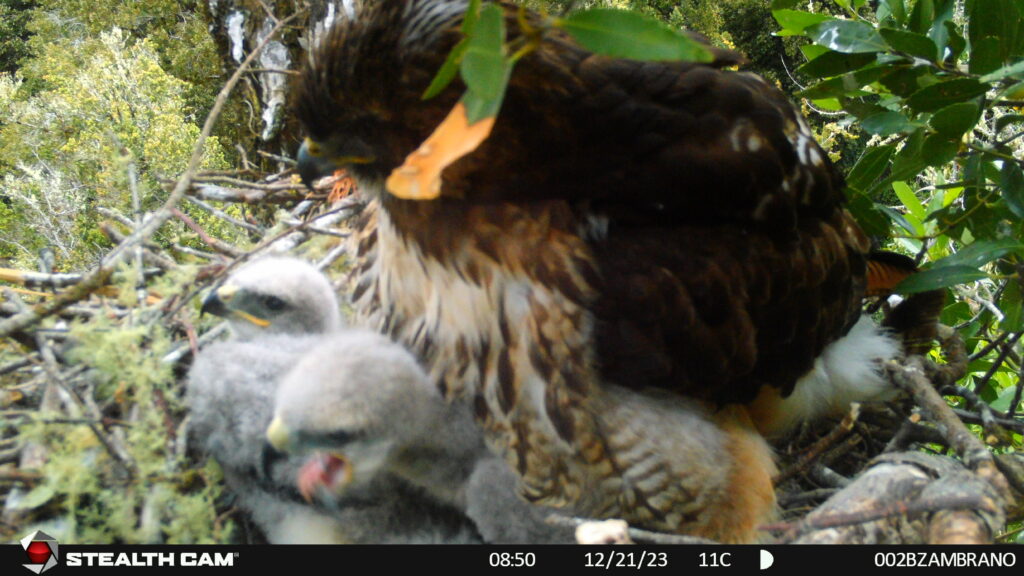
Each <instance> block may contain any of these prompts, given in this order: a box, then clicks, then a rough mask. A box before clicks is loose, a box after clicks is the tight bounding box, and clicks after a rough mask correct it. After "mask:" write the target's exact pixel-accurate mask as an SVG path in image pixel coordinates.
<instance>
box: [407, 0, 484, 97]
mask: <svg viewBox="0 0 1024 576" xmlns="http://www.w3.org/2000/svg"><path fill="white" fill-rule="evenodd" d="M480 2H481V0H469V5H468V6H467V7H466V13H465V15H464V16H463V17H462V28H461V29H462V40H459V43H458V44H456V45H455V47H454V48H452V51H451V52H449V53H448V57H447V58H445V60H444V64H442V65H441V68H440V69H439V70H438V71H437V74H435V75H434V79H433V80H431V81H430V86H427V89H426V90H425V91H424V92H423V96H421V97H420V98H421V99H423V100H430V99H431V98H433V97H435V96H437V95H438V94H440V93H441V91H442V90H444V89H445V88H447V87H448V85H449V84H451V82H452V80H454V79H455V73H456V72H458V70H459V67H460V65H461V63H462V57H463V56H464V55H465V54H466V48H468V47H469V39H470V38H471V37H472V36H473V31H474V30H475V29H476V23H477V21H478V20H479V19H480Z"/></svg>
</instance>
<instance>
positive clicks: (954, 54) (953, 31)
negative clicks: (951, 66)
mask: <svg viewBox="0 0 1024 576" xmlns="http://www.w3.org/2000/svg"><path fill="white" fill-rule="evenodd" d="M942 25H943V26H945V28H946V36H947V37H948V38H947V40H946V47H947V48H948V49H949V54H945V53H944V52H945V50H943V51H942V52H943V54H939V58H940V59H942V60H948V61H950V62H956V61H957V59H959V58H960V55H961V54H963V52H964V50H965V49H966V48H967V41H966V40H964V37H963V36H961V35H960V30H958V29H957V27H956V24H955V23H954V22H953V21H952V20H946V21H945V22H943V23H942Z"/></svg>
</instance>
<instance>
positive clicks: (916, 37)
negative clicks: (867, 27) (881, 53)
mask: <svg viewBox="0 0 1024 576" xmlns="http://www.w3.org/2000/svg"><path fill="white" fill-rule="evenodd" d="M878 33H879V34H881V35H882V38H884V39H885V41H886V42H887V43H888V44H889V46H892V48H893V50H896V51H899V52H906V53H907V54H910V55H911V56H917V57H918V58H924V59H925V60H927V61H929V62H934V61H935V59H936V57H937V55H938V53H939V49H938V48H936V47H935V42H932V40H931V38H928V37H927V36H924V35H921V34H914V33H913V32H905V31H903V30H895V29H893V28H879V30H878Z"/></svg>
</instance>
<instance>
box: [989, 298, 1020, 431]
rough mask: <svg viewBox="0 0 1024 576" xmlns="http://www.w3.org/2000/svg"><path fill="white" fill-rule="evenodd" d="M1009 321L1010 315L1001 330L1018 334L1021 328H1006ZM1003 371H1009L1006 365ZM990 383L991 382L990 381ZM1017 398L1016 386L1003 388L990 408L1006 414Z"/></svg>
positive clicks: (1018, 307) (1004, 320)
mask: <svg viewBox="0 0 1024 576" xmlns="http://www.w3.org/2000/svg"><path fill="white" fill-rule="evenodd" d="M1018 304H1019V302H1018ZM1017 309H1018V310H1020V306H1017ZM1007 320H1009V315H1007V317H1006V318H1004V319H1003V322H1002V323H1001V324H1000V328H1002V329H1003V330H1007V331H1010V332H1016V331H1017V330H1020V328H1006V327H1005V326H1006V324H1008V322H1007ZM1003 369H1004V370H1006V369H1007V367H1006V365H1005V364H1003ZM990 382H991V380H990ZM1016 397H1017V387H1016V386H1007V387H1006V388H1003V389H1002V390H1001V391H1000V392H999V397H998V398H996V399H995V400H993V401H991V402H989V405H988V407H989V408H991V409H992V410H995V411H996V412H1003V413H1006V412H1007V411H1009V410H1010V403H1011V402H1013V399H1014V398H1016ZM1014 409H1015V410H1016V409H1017V407H1014Z"/></svg>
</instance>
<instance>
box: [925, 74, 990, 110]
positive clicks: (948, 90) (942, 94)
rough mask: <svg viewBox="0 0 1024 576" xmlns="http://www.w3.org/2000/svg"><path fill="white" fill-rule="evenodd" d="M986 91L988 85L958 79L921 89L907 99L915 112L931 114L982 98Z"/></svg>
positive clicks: (971, 79)
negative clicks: (959, 103)
mask: <svg viewBox="0 0 1024 576" xmlns="http://www.w3.org/2000/svg"><path fill="white" fill-rule="evenodd" d="M986 90H988V86H987V85H985V84H982V83H980V82H978V81H977V80H975V79H973V78H957V79H956V80H949V81H947V82H940V83H938V84H933V85H931V86H927V87H925V88H921V89H920V90H918V91H917V92H914V93H913V94H911V96H910V98H907V105H908V106H910V107H911V108H914V109H915V110H920V111H923V112H930V111H932V110H938V109H939V108H944V107H946V106H949V105H950V104H956V103H957V102H962V101H964V100H967V99H970V98H974V97H975V96H981V95H982V94H984V93H985V91H986Z"/></svg>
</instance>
